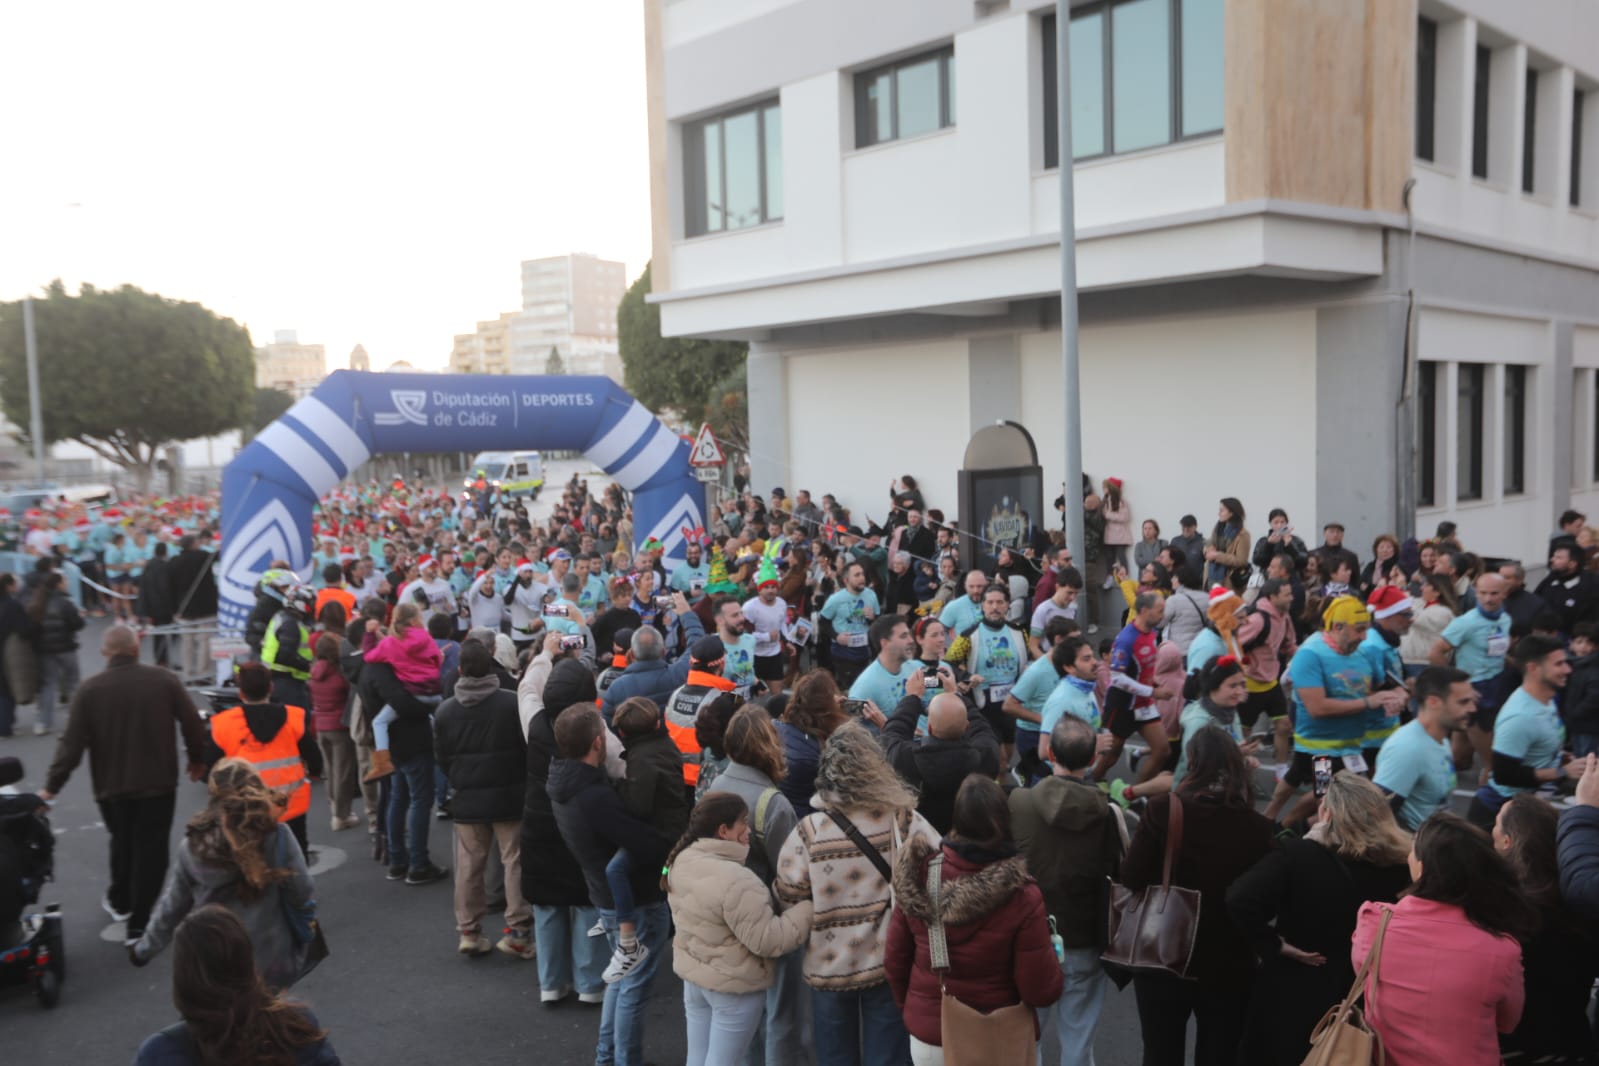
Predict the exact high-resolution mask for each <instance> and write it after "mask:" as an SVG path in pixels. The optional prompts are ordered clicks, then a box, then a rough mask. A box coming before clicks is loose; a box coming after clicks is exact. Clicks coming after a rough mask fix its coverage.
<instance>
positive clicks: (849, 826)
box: [827, 810, 894, 885]
mask: <svg viewBox="0 0 1599 1066" xmlns="http://www.w3.org/2000/svg"><path fill="white" fill-rule="evenodd" d="M827 816H828V817H829V818H831V819H833V822H834V823H835V824H836V825H837V826H838V827H839V828H840V829H842V830H843V831H844V835H845V836H847V837H849V838H850V841H851V843H853V844H854V845H855V847H856V849H857V850H858V851H859V852H860V853H861V854H862V855H864V856H866V858H867V860H868V861H869V862H871V864H872V865H873V866H875V867H877V872H878V873H880V874H882V875H883V880H884V881H887V882H888V883H889V884H890V885H893V883H894V871H893V869H892V868H891V867H890V866H889V865H888V860H887V859H885V858H883V853H882V852H880V851H878V850H877V849H876V848H874V847H872V842H871V841H870V840H867V839H866V834H865V833H862V832H861V831H860V830H859V829H857V828H855V823H854V822H852V821H850V820H849V819H848V818H846V817H844V816H843V815H842V814H840V813H839V812H838V811H833V810H830V811H828V812H827Z"/></svg>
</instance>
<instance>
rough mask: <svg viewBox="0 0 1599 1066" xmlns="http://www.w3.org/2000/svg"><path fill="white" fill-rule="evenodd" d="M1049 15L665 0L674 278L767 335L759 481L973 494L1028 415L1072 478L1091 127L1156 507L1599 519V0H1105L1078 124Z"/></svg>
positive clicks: (1090, 198) (1077, 59)
mask: <svg viewBox="0 0 1599 1066" xmlns="http://www.w3.org/2000/svg"><path fill="white" fill-rule="evenodd" d="M1055 17H1056V16H1055V6H1054V5H1053V4H1048V3H1040V2H1037V0H1008V2H1007V0H975V2H974V0H738V2H735V0H651V3H649V4H648V5H647V7H646V20H645V34H646V56H647V63H648V89H649V109H650V138H651V139H650V153H651V154H650V167H651V196H652V215H653V226H654V230H653V245H654V249H653V252H654V270H653V279H654V286H655V291H654V293H653V295H652V296H651V300H652V301H654V302H655V303H656V304H657V305H658V306H659V307H660V311H661V328H662V332H663V333H665V334H668V335H675V336H696V337H715V338H736V339H742V340H746V341H748V342H749V343H750V359H749V383H750V423H751V431H752V435H753V440H752V451H753V454H752V462H753V465H754V468H755V481H756V483H757V485H758V486H759V487H760V488H761V489H762V490H763V491H764V490H766V489H768V488H770V487H771V486H773V485H783V486H785V487H786V488H788V490H789V491H790V492H793V491H794V490H795V489H798V488H805V489H809V490H810V491H811V492H813V493H821V492H832V493H834V494H836V495H837V496H838V497H839V499H840V500H841V501H843V502H845V503H846V504H849V505H852V506H854V507H855V508H856V509H857V510H858V511H864V512H866V513H876V512H879V511H880V509H881V507H882V506H883V505H884V501H885V497H886V486H887V485H888V483H889V481H890V479H891V478H893V477H896V476H898V475H901V474H905V473H910V474H914V475H916V476H917V478H918V479H919V480H920V482H921V484H922V486H923V488H924V490H925V491H926V494H927V497H928V501H929V503H930V505H932V506H936V507H942V508H944V509H945V510H946V511H949V512H951V513H953V512H954V510H955V505H956V486H955V472H956V470H957V469H958V468H959V467H960V465H961V462H962V454H963V451H964V448H965V445H966V442H967V440H968V438H969V436H970V434H971V433H972V432H973V431H975V430H976V429H978V428H980V427H982V426H985V425H989V424H991V423H993V422H994V421H995V420H1000V419H1010V420H1015V421H1018V422H1020V423H1022V424H1024V425H1025V426H1027V427H1028V429H1029V430H1030V431H1031V432H1032V434H1033V436H1034V438H1035V440H1036V441H1037V443H1038V446H1039V451H1040V455H1041V461H1042V463H1043V466H1044V470H1045V479H1046V485H1047V486H1048V487H1049V489H1050V491H1048V492H1047V494H1046V499H1047V498H1050V497H1053V495H1054V494H1055V491H1056V490H1058V487H1059V486H1061V485H1062V483H1063V470H1064V467H1063V461H1062V449H1063V433H1064V426H1063V420H1062V413H1061V412H1062V409H1063V393H1064V383H1063V379H1062V372H1061V361H1062V360H1061V326H1060V323H1061V313H1060V300H1059V289H1060V284H1061V273H1060V264H1059V251H1060V227H1061V219H1060V217H1059V208H1058V205H1059V192H1060V189H1059V181H1060V174H1061V169H1060V167H1061V159H1062V157H1063V155H1066V154H1068V153H1069V155H1070V159H1071V165H1072V174H1073V183H1074V189H1075V197H1076V202H1075V218H1074V219H1073V220H1072V221H1073V224H1074V226H1075V232H1076V239H1077V272H1078V283H1079V294H1080V295H1079V307H1080V320H1081V329H1080V339H1081V373H1080V381H1081V386H1082V405H1081V406H1082V420H1081V429H1082V437H1083V447H1084V456H1085V466H1086V468H1087V470H1088V471H1089V472H1090V474H1091V475H1092V476H1093V477H1094V479H1095V480H1096V482H1097V481H1098V480H1099V479H1101V478H1104V477H1108V476H1114V477H1119V478H1121V479H1123V481H1124V483H1125V491H1126V495H1127V498H1128V500H1129V501H1130V502H1131V504H1132V507H1133V509H1134V512H1135V517H1136V518H1138V519H1140V520H1141V519H1144V518H1153V519H1155V520H1157V521H1158V522H1159V523H1160V525H1161V528H1162V530H1163V532H1164V533H1169V532H1174V531H1175V529H1176V526H1177V519H1178V517H1179V516H1181V515H1182V514H1184V513H1189V512H1191V513H1193V514H1195V515H1197V516H1199V518H1200V521H1201V524H1202V526H1203V527H1204V528H1205V529H1207V530H1208V528H1209V526H1210V523H1211V522H1212V521H1213V520H1214V519H1213V518H1212V516H1213V515H1215V514H1216V512H1217V504H1218V501H1219V500H1220V498H1221V497H1224V496H1237V497H1240V498H1241V499H1242V501H1243V503H1244V505H1245V508H1246V511H1247V513H1248V524H1249V526H1250V529H1251V530H1252V531H1254V532H1256V533H1259V532H1260V531H1261V530H1262V529H1264V528H1265V527H1266V513H1267V511H1268V510H1269V509H1270V508H1272V507H1277V506H1281V507H1284V508H1286V509H1287V510H1288V512H1289V513H1290V515H1291V516H1292V518H1293V521H1294V525H1295V526H1296V528H1297V529H1298V530H1299V531H1300V532H1301V533H1302V534H1304V535H1305V536H1306V539H1307V540H1314V539H1315V538H1316V537H1318V536H1319V532H1318V531H1319V529H1320V527H1321V525H1322V523H1323V522H1326V521H1332V520H1337V521H1341V522H1342V523H1344V525H1345V526H1346V527H1347V529H1348V543H1350V544H1351V545H1353V546H1354V547H1356V548H1357V549H1358V550H1359V551H1360V553H1361V554H1362V556H1367V555H1368V554H1369V551H1370V545H1371V543H1372V540H1373V538H1374V537H1375V536H1376V535H1377V534H1379V533H1383V532H1387V531H1391V530H1395V529H1404V528H1406V527H1407V526H1408V525H1411V524H1413V525H1414V526H1415V527H1416V528H1417V529H1418V531H1419V532H1420V533H1421V534H1422V535H1423V536H1424V537H1425V536H1427V535H1430V534H1431V532H1432V530H1433V528H1434V526H1435V525H1436V524H1437V522H1438V521H1440V520H1443V519H1453V520H1455V521H1458V522H1459V523H1460V527H1461V531H1462V535H1463V537H1464V539H1465V542H1466V543H1467V544H1468V545H1469V546H1470V547H1472V548H1473V549H1475V550H1477V551H1479V552H1482V553H1483V554H1489V555H1501V556H1509V557H1517V558H1522V559H1525V560H1527V561H1528V562H1529V563H1541V562H1542V561H1543V559H1544V552H1545V549H1546V546H1547V536H1548V533H1549V531H1550V530H1551V529H1552V527H1553V521H1554V518H1555V516H1556V515H1557V514H1558V513H1559V512H1560V511H1561V510H1562V509H1564V508H1565V507H1567V506H1575V507H1577V508H1578V509H1580V510H1585V511H1587V512H1588V513H1590V514H1596V513H1599V5H1595V4H1593V3H1591V2H1588V0H1539V2H1537V3H1507V2H1504V0H1449V2H1438V0H1420V2H1419V3H1418V2H1417V0H1338V2H1332V0H1320V2H1312V0H1096V2H1088V3H1073V4H1072V5H1071V6H1070V19H1071V22H1070V26H1069V30H1070V54H1069V57H1068V58H1069V64H1068V69H1069V72H1070V73H1069V77H1070V82H1069V87H1070V90H1071V103H1070V109H1071V115H1070V117H1071V123H1072V133H1071V144H1070V145H1061V144H1059V143H1057V140H1058V138H1057V135H1056V79H1057V74H1058V71H1059V69H1060V65H1059V64H1058V63H1057V59H1056V47H1055V36H1056V27H1055ZM863 456H865V457H867V458H866V460H865V461H862V457H863ZM1401 509H1403V511H1404V514H1403V515H1402V514H1401Z"/></svg>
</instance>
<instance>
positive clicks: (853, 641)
mask: <svg viewBox="0 0 1599 1066" xmlns="http://www.w3.org/2000/svg"><path fill="white" fill-rule="evenodd" d="M843 641H844V646H845V647H846V648H864V647H866V634H865V633H845V634H844V636H843Z"/></svg>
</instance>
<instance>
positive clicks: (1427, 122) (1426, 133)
mask: <svg viewBox="0 0 1599 1066" xmlns="http://www.w3.org/2000/svg"><path fill="white" fill-rule="evenodd" d="M1437 122H1438V22H1437V20H1436V19H1430V18H1428V17H1427V16H1426V15H1421V16H1418V18H1417V21H1416V158H1417V159H1425V160H1426V161H1427V162H1429V163H1431V162H1433V161H1434V159H1435V156H1436V150H1437V144H1436V142H1437V137H1436V132H1437Z"/></svg>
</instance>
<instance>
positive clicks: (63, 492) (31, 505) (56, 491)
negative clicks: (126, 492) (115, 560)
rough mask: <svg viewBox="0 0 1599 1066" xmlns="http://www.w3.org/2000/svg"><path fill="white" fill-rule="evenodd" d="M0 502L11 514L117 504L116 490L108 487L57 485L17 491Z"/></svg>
mask: <svg viewBox="0 0 1599 1066" xmlns="http://www.w3.org/2000/svg"><path fill="white" fill-rule="evenodd" d="M0 500H3V503H4V506H5V507H6V509H7V510H9V511H10V512H11V513H12V514H23V513H24V512H26V511H29V510H33V509H36V508H43V507H46V506H60V505H62V504H83V505H84V506H87V507H109V506H111V505H112V504H114V503H116V502H117V490H116V489H114V488H112V487H111V486H110V485H59V486H56V487H54V488H47V489H17V490H16V491H14V492H10V493H6V494H4V496H3V497H0Z"/></svg>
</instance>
